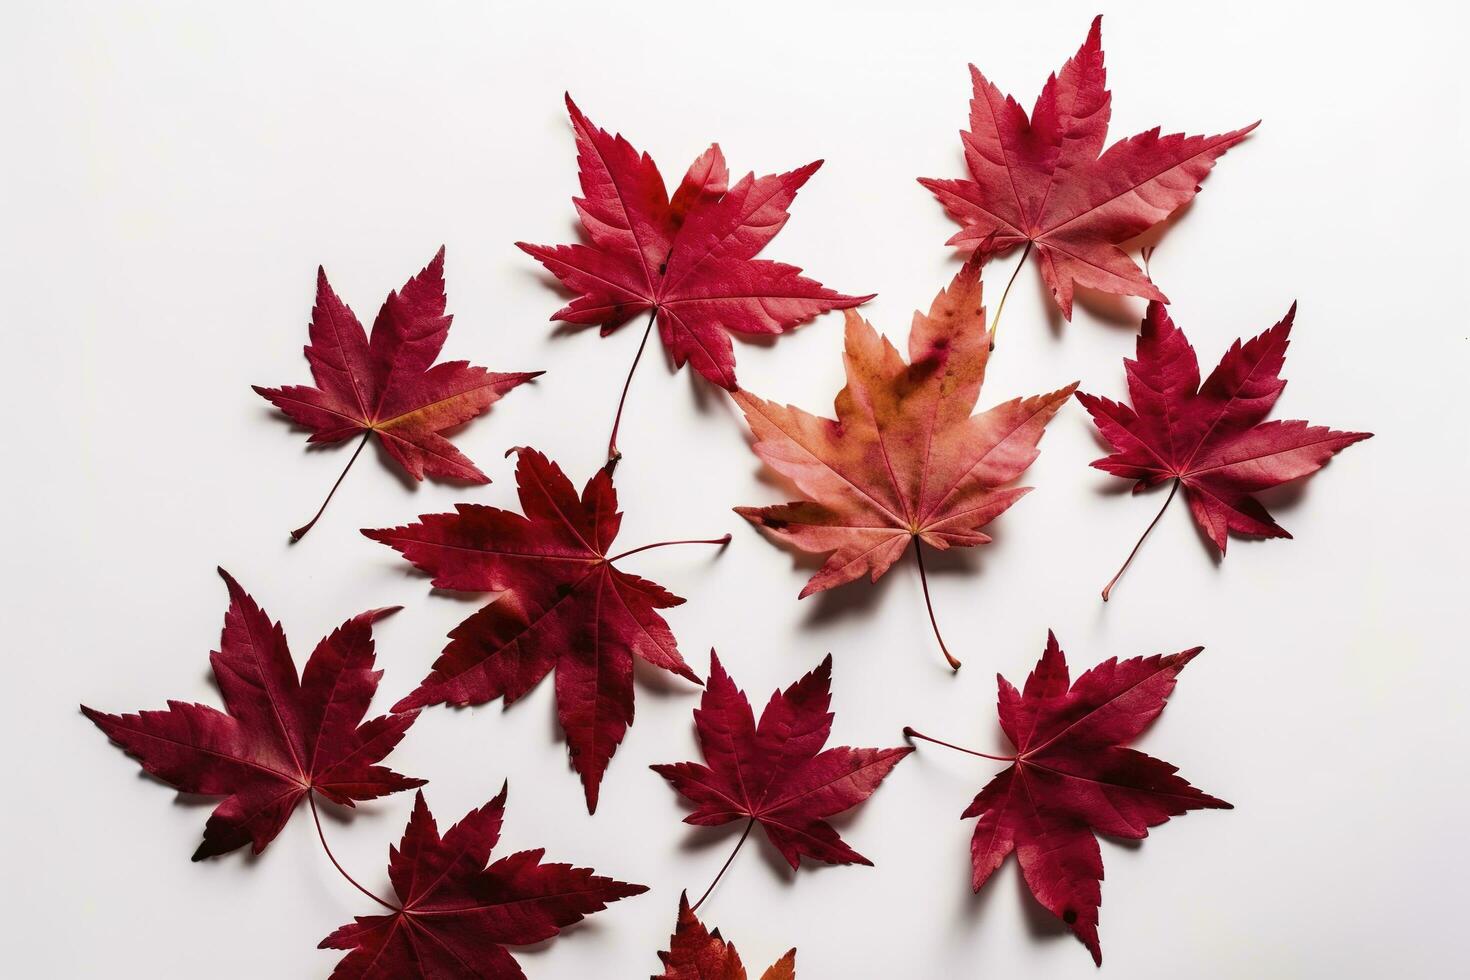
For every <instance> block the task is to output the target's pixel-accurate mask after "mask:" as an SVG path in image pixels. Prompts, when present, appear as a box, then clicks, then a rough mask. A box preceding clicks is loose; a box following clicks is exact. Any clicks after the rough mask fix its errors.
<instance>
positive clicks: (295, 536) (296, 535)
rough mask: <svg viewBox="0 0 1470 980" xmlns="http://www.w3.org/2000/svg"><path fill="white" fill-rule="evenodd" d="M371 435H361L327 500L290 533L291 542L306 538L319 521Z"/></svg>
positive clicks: (368, 431)
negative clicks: (308, 518) (360, 439)
mask: <svg viewBox="0 0 1470 980" xmlns="http://www.w3.org/2000/svg"><path fill="white" fill-rule="evenodd" d="M372 434H373V430H372V429H368V430H367V431H366V432H364V433H363V434H362V441H361V442H359V443H358V444H357V449H356V450H354V451H353V453H352V458H351V459H349V460H348V461H347V465H346V466H344V467H342V473H341V475H340V476H338V477H337V482H336V483H334V484H332V489H330V490H328V491H327V499H326V500H323V501H322V505H321V506H320V507H319V508H317V512H316V514H315V515H314V516H313V517H312V519H311V520H309V521H307V522H306V523H305V524H303V525H301V526H300V527H298V528H297V529H296V530H294V531H292V532H291V540H292V541H300V540H301V539H302V538H304V537H306V532H307V531H310V530H311V529H312V528H313V527H315V526H316V522H317V521H319V520H321V516H322V512H323V511H325V510H326V509H327V504H330V503H331V502H332V495H333V494H335V493H336V492H337V488H338V487H340V486H341V485H342V480H343V479H344V478H345V477H346V476H347V471H348V470H350V469H352V464H353V463H355V462H357V457H358V454H359V453H361V452H362V447H363V446H366V445H367V441H368V439H369V438H370V437H371V436H372Z"/></svg>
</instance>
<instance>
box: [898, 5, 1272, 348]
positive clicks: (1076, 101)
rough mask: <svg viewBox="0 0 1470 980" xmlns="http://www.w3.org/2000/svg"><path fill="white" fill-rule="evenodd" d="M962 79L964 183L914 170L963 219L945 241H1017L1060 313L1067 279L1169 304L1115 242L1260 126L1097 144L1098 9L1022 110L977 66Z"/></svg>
mask: <svg viewBox="0 0 1470 980" xmlns="http://www.w3.org/2000/svg"><path fill="white" fill-rule="evenodd" d="M970 75H971V79H972V81H973V83H974V89H975V94H974V97H973V98H972V99H971V100H970V128H969V130H967V131H964V132H961V133H960V140H961V142H962V143H963V144H964V151H965V164H966V166H967V167H968V169H969V171H970V178H971V179H967V180H939V179H933V178H928V177H921V178H919V183H921V184H923V185H924V186H925V187H927V188H928V189H929V190H930V191H932V192H933V194H934V196H935V197H936V198H937V199H938V200H939V203H940V204H942V205H944V209H945V211H947V212H948V213H949V215H950V217H952V218H954V219H955V220H956V221H958V222H959V223H960V224H961V225H962V226H963V227H962V228H961V229H960V230H959V231H958V232H956V233H955V235H954V237H952V238H951V239H950V240H949V242H948V244H950V245H956V246H959V247H960V248H963V249H965V250H966V251H977V250H978V252H981V253H984V254H983V255H982V256H981V257H982V258H984V257H986V256H988V255H994V254H998V253H1000V252H1005V251H1008V250H1010V249H1012V248H1014V247H1016V246H1017V245H1023V244H1024V245H1025V247H1026V252H1025V254H1023V255H1022V261H1024V260H1025V258H1026V255H1029V254H1030V252H1031V251H1032V250H1033V249H1034V250H1035V252H1036V256H1037V260H1038V261H1039V262H1040V263H1041V277H1042V279H1043V280H1044V281H1045V283H1046V287H1047V289H1048V290H1050V291H1051V295H1052V298H1053V299H1054V300H1055V301H1056V304H1057V306H1059V307H1060V308H1061V310H1062V315H1063V316H1065V317H1066V318H1067V319H1069V320H1070V319H1071V318H1072V293H1073V287H1074V285H1080V286H1085V287H1087V288H1090V289H1097V290H1101V291H1103V292H1107V293H1114V294H1118V295H1123V296H1143V297H1146V298H1148V299H1156V300H1161V301H1164V302H1168V300H1167V299H1165V297H1164V294H1163V293H1161V292H1159V290H1158V289H1157V288H1156V287H1155V286H1154V284H1153V283H1152V282H1151V281H1150V280H1149V278H1148V276H1147V275H1145V274H1144V272H1143V271H1142V270H1140V269H1139V268H1138V265H1137V264H1136V263H1135V262H1134V261H1133V260H1132V259H1131V258H1129V257H1128V255H1127V253H1125V252H1124V251H1123V249H1122V248H1120V247H1119V246H1121V245H1122V244H1124V243H1125V242H1127V241H1129V240H1130V239H1133V238H1137V237H1138V236H1139V235H1141V234H1143V233H1144V232H1146V231H1148V230H1149V229H1150V228H1152V227H1153V226H1155V225H1157V224H1158V223H1159V222H1161V221H1163V220H1164V219H1165V218H1167V217H1168V216H1169V215H1170V214H1172V213H1174V211H1176V210H1177V209H1178V208H1180V207H1182V206H1183V205H1185V204H1187V203H1189V202H1190V201H1191V200H1193V198H1194V195H1195V194H1196V193H1197V192H1198V191H1199V184H1200V181H1202V180H1204V179H1205V177H1206V175H1208V174H1209V172H1210V170H1211V169H1212V168H1213V167H1214V166H1215V161H1216V160H1218V159H1219V158H1220V157H1221V156H1222V155H1223V154H1224V153H1225V151H1226V150H1228V149H1230V148H1231V147H1232V146H1234V145H1235V144H1237V143H1239V142H1240V141H1241V140H1243V139H1245V137H1246V134H1247V133H1249V132H1250V131H1251V130H1253V129H1255V128H1256V126H1257V125H1259V123H1251V124H1250V125H1249V126H1246V127H1245V128H1244V129H1237V130H1234V131H1233V132H1229V133H1225V134H1223V135H1221V136H1185V135H1184V134H1182V133H1171V134H1168V135H1164V136H1161V135H1159V130H1158V127H1155V128H1153V129H1150V130H1148V131H1147V132H1144V133H1140V134H1139V135H1137V136H1134V137H1132V138H1130V139H1126V140H1122V141H1121V142H1118V143H1114V144H1113V145H1112V146H1110V147H1108V148H1107V149H1106V150H1104V149H1103V145H1104V143H1105V142H1106V141H1107V134H1108V119H1109V117H1110V116H1111V115H1112V98H1113V97H1112V93H1111V92H1109V91H1108V88H1107V71H1106V70H1105V69H1104V67H1103V51H1102V17H1098V18H1097V19H1095V20H1094V21H1093V22H1092V29H1091V31H1089V32H1088V35H1087V40H1086V41H1084V42H1083V43H1082V48H1081V50H1079V51H1078V52H1077V54H1076V55H1075V56H1074V57H1073V58H1072V59H1071V60H1070V61H1068V62H1067V63H1066V64H1065V65H1063V66H1062V70H1061V71H1060V72H1058V73H1057V74H1055V75H1052V76H1051V77H1050V78H1049V79H1047V82H1046V85H1045V87H1043V88H1042V90H1041V95H1040V96H1039V97H1038V98H1037V100H1036V105H1035V107H1034V108H1033V109H1032V110H1031V115H1030V117H1029V118H1028V117H1027V115H1026V110H1025V109H1022V108H1021V106H1020V105H1019V104H1018V103H1017V102H1016V100H1015V99H1013V98H1011V97H1010V96H1006V95H1002V94H1001V91H1000V89H998V88H996V87H995V85H994V84H993V83H991V82H990V80H989V79H987V78H986V77H985V76H984V75H982V74H981V73H980V71H979V69H977V68H976V67H975V66H974V65H971V66H970ZM987 239H989V241H988V242H987Z"/></svg>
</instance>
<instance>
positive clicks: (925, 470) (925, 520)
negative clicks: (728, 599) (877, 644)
mask: <svg viewBox="0 0 1470 980" xmlns="http://www.w3.org/2000/svg"><path fill="white" fill-rule="evenodd" d="M989 339H990V335H989V334H988V333H987V332H986V330H985V309H984V306H983V305H982V302H981V284H980V273H979V268H978V266H977V265H976V264H975V263H974V262H973V261H972V262H970V263H967V264H966V266H965V267H964V268H963V269H961V270H960V272H959V273H958V274H957V275H956V276H955V278H954V281H953V282H952V283H951V284H950V286H949V288H948V289H947V290H943V291H941V292H940V293H939V295H938V297H936V298H935V300H934V303H933V305H932V306H931V307H930V309H929V312H928V314H927V315H925V314H922V313H915V314H914V320H913V326H912V327H911V329H910V331H909V345H908V346H909V362H908V363H907V364H906V363H904V360H903V357H902V356H901V355H900V354H899V353H898V351H897V350H896V349H894V347H893V345H892V344H890V343H889V342H888V340H887V339H886V338H884V337H882V336H881V335H880V334H879V333H878V332H877V331H876V330H875V329H873V327H872V325H871V324H869V323H868V322H867V321H866V320H864V319H863V318H862V317H860V316H858V315H857V314H856V313H853V312H850V311H849V312H848V313H847V348H846V354H845V357H844V364H845V367H846V370H847V386H846V387H844V388H843V389H842V391H840V392H839V393H838V395H837V400H836V416H837V417H836V418H835V419H826V418H821V417H818V416H815V415H811V414H808V413H807V412H804V411H802V410H801V409H799V408H794V407H791V406H784V405H778V404H775V403H773V402H768V401H765V400H764V399H761V398H758V397H756V396H755V395H752V394H750V393H749V392H746V391H744V390H741V391H737V392H736V393H735V396H734V397H735V401H736V402H737V403H738V404H739V405H740V407H741V409H742V410H744V412H745V419H746V422H748V423H749V425H750V429H751V432H752V433H754V435H755V439H756V442H755V447H754V448H755V452H756V454H757V455H758V456H760V458H761V459H762V460H763V461H764V462H765V463H766V464H767V465H768V466H770V467H771V468H772V469H774V470H776V471H777V472H778V473H781V474H782V475H783V476H786V477H788V478H790V479H791V480H792V482H794V483H795V484H796V486H797V488H798V489H800V490H801V491H802V493H804V494H806V495H807V497H808V498H809V499H807V500H801V501H796V502H794V503H789V504H779V505H776V506H773V507H738V508H736V510H737V512H738V513H739V514H740V515H741V516H743V517H745V519H746V520H748V521H750V522H751V523H753V524H756V525H757V526H759V527H762V528H765V529H766V530H767V531H768V532H770V533H771V534H773V535H775V536H777V537H779V538H782V539H784V540H786V541H789V542H791V543H792V544H793V545H795V546H796V547H798V548H800V549H802V550H803V551H810V552H818V553H821V552H830V555H829V556H828V558H827V561H826V563H825V564H824V565H823V566H822V567H821V569H819V570H818V571H817V573H816V574H814V575H813V576H812V577H811V580H810V581H808V582H807V584H806V587H805V588H804V589H802V591H801V595H802V596H803V597H805V596H808V595H811V594H812V593H814V592H820V591H821V590H823V589H830V588H833V587H834V586H838V585H842V584H844V583H846V582H850V581H852V580H853V579H856V578H858V577H860V576H862V575H867V576H869V577H870V578H871V579H872V580H873V581H877V579H878V577H879V576H881V575H882V574H883V573H884V572H886V571H887V570H888V569H889V568H890V567H892V565H893V563H894V562H896V561H897V560H898V559H899V558H900V557H902V556H903V553H904V549H906V548H908V547H910V546H911V545H912V546H913V547H914V549H915V550H916V551H917V550H918V548H919V543H920V542H922V543H923V544H926V545H929V546H931V547H934V548H938V549H941V550H944V549H948V548H951V547H955V546H961V547H971V546H974V545H980V544H985V543H986V542H988V541H990V540H991V539H990V536H989V535H987V534H985V533H983V532H982V531H981V530H980V529H981V528H982V527H984V526H985V525H986V524H989V523H990V522H991V521H992V520H994V519H995V518H996V517H998V516H1000V514H1002V513H1003V512H1004V511H1006V510H1007V509H1008V508H1009V507H1010V506H1011V505H1012V504H1014V503H1015V502H1016V501H1017V500H1019V499H1020V498H1021V497H1022V496H1024V495H1025V494H1026V493H1027V491H1028V490H1029V489H1030V488H1029V487H1009V486H1007V484H1009V483H1010V482H1011V481H1013V480H1015V479H1016V478H1017V477H1019V476H1020V475H1021V474H1022V473H1023V472H1024V471H1025V470H1026V468H1027V467H1028V466H1030V465H1031V463H1032V461H1033V460H1035V459H1036V456H1037V453H1038V450H1037V448H1036V447H1037V444H1038V442H1039V441H1040V439H1041V436H1042V433H1043V432H1044V431H1045V429H1046V424H1047V422H1049V421H1050V420H1051V418H1052V416H1053V415H1055V414H1056V412H1057V410H1058V409H1059V408H1060V407H1061V406H1062V404H1063V403H1064V402H1065V401H1066V400H1067V398H1068V397H1069V396H1070V395H1071V394H1072V391H1073V390H1074V389H1075V388H1076V385H1075V384H1074V385H1069V386H1067V387H1065V388H1062V389H1060V390H1058V391H1054V392H1052V393H1051V394H1047V395H1038V396H1034V397H1031V398H1015V399H1012V400H1010V401H1008V402H1004V403H1003V404H1000V405H997V406H996V407H994V408H991V409H989V410H987V411H985V412H982V413H980V414H979V415H973V416H972V415H971V414H970V413H971V412H972V411H973V410H974V407H975V403H976V401H977V400H978V399H979V397H980V387H981V385H982V384H983V383H984V380H985V368H986V364H987V362H988V361H989V358H990V353H989V349H990V343H989ZM921 560H922V558H921ZM920 567H921V568H922V565H921V566H920ZM951 662H952V663H953V664H954V665H955V666H958V661H955V660H954V659H953V658H951Z"/></svg>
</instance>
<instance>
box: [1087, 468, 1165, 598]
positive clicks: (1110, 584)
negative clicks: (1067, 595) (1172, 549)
mask: <svg viewBox="0 0 1470 980" xmlns="http://www.w3.org/2000/svg"><path fill="white" fill-rule="evenodd" d="M1178 492H1179V481H1178V480H1175V481H1174V485H1173V486H1172V487H1170V488H1169V496H1167V497H1165V498H1164V506H1162V507H1160V508H1159V512H1158V513H1157V514H1155V515H1154V519H1153V520H1152V521H1149V524H1148V527H1146V528H1144V529H1143V534H1142V535H1140V536H1139V538H1138V543H1137V544H1135V545H1134V546H1133V550H1132V551H1130V552H1128V559H1127V560H1126V561H1124V562H1123V567H1122V568H1120V569H1118V574H1117V575H1114V576H1113V577H1112V578H1111V579H1109V580H1108V584H1107V585H1105V586H1103V590H1102V598H1103V602H1107V601H1108V596H1109V595H1111V594H1112V591H1113V586H1115V585H1117V584H1118V579H1120V578H1122V577H1123V573H1124V572H1126V571H1128V566H1129V565H1131V564H1133V556H1134V555H1136V554H1138V549H1139V548H1142V547H1143V542H1144V539H1145V538H1147V537H1148V533H1149V532H1150V531H1152V530H1153V529H1154V525H1155V524H1157V523H1159V518H1161V517H1163V516H1164V511H1166V510H1168V509H1169V501H1171V500H1173V499H1174V494H1176V493H1178Z"/></svg>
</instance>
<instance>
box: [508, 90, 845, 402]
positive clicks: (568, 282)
mask: <svg viewBox="0 0 1470 980" xmlns="http://www.w3.org/2000/svg"><path fill="white" fill-rule="evenodd" d="M567 110H568V111H569V112H570V113H571V116H572V127H573V129H575V130H576V135H577V162H578V166H579V168H580V171H579V177H580V180H581V185H582V197H579V198H574V199H573V204H575V205H576V208H577V214H578V215H579V216H580V217H581V219H582V228H583V230H584V231H585V232H586V235H587V239H588V244H585V245H582V244H579V245H555V246H552V245H529V244H526V243H524V242H520V243H518V245H519V247H520V248H521V249H523V250H524V251H525V252H526V253H527V254H528V255H531V256H532V257H534V258H535V259H536V260H537V261H539V262H540V263H541V264H542V265H544V266H545V267H546V268H547V269H548V270H549V271H550V272H551V273H552V275H554V276H556V277H557V278H558V279H559V280H561V282H562V283H563V285H565V286H566V287H567V288H568V289H570V290H572V291H573V292H575V293H577V294H578V295H577V298H576V299H574V300H573V301H572V302H571V303H569V304H568V305H566V306H564V307H563V308H562V309H560V310H558V311H557V312H556V313H555V314H553V315H552V319H554V320H563V321H565V322H567V323H578V324H590V325H601V327H602V333H603V335H604V336H605V335H607V334H609V333H611V332H612V331H613V330H615V329H616V328H617V327H619V326H621V325H622V324H623V323H625V322H627V320H628V319H629V318H631V317H634V316H637V315H638V314H639V313H642V312H644V311H652V314H653V315H654V317H656V319H657V322H658V331H659V337H660V338H661V339H662V340H663V344H664V347H665V348H666V349H667V350H668V352H669V355H670V356H671V357H672V358H673V359H674V363H675V364H676V365H678V366H681V367H682V366H683V364H684V363H685V362H686V361H688V362H689V363H690V364H692V365H693V366H694V369H695V370H696V371H698V372H699V373H700V374H702V375H704V376H705V377H706V378H708V379H709V380H710V381H712V382H714V383H715V384H717V385H720V386H721V387H723V388H728V389H730V390H732V391H733V390H734V389H735V384H736V382H735V352H734V349H733V347H732V346H731V344H730V337H729V333H728V332H727V331H733V332H735V333H741V334H754V335H762V334H779V333H782V332H784V331H786V330H790V329H791V328H792V327H795V326H797V325H798V324H801V323H805V322H806V321H807V320H810V319H811V318H812V317H814V316H816V315H817V314H819V313H823V312H826V311H827V310H833V309H844V308H846V307H849V306H856V305H857V304H859V303H862V302H865V301H866V300H868V299H871V298H872V297H870V296H844V295H843V294H841V293H836V292H833V291H832V290H830V289H827V288H826V287H825V286H823V285H821V284H820V283H818V282H814V281H813V280H811V279H807V278H806V277H804V276H802V275H801V270H800V269H798V268H796V267H795V266H791V265H786V264H784V263H781V262H772V261H769V260H767V259H758V258H756V257H755V256H756V255H757V254H758V253H759V252H760V251H761V249H763V248H765V246H766V245H767V244H769V243H770V241H771V239H773V238H775V237H776V233H777V232H779V231H780V230H781V228H782V227H783V226H784V225H785V224H786V220H787V218H788V214H787V209H788V208H789V207H790V206H791V202H792V201H793V200H794V199H795V197H796V192H797V191H798V190H799V189H800V188H801V186H802V185H803V184H805V183H806V182H807V180H808V179H809V178H810V177H811V175H812V174H814V173H815V172H816V170H817V168H818V167H820V166H821V161H820V160H818V161H817V162H815V163H809V164H807V165H806V166H804V167H801V168H799V169H797V170H793V171H790V172H789V173H784V174H771V175H768V176H764V177H757V176H755V174H753V173H751V174H746V175H745V176H744V177H742V178H741V179H740V180H738V181H736V182H735V184H734V185H733V186H731V185H730V173H729V170H728V168H727V167H726V165H725V157H724V154H723V153H721V152H720V148H719V146H718V144H716V145H714V146H711V147H710V148H709V149H708V150H706V151H705V152H704V153H703V154H701V155H700V156H699V158H698V159H697V160H695V161H694V163H693V164H692V165H691V166H690V168H689V171H688V172H687V173H686V174H685V175H684V179H683V180H682V181H680V183H679V186H678V188H677V189H676V190H675V191H674V193H673V195H672V196H670V195H669V193H668V190H667V189H666V188H665V186H664V181H663V177H662V176H660V174H659V171H658V167H657V166H656V165H655V164H654V162H653V159H652V158H651V157H649V156H648V154H646V153H639V152H638V151H637V150H636V149H634V148H633V146H632V145H631V144H630V143H629V142H628V141H627V140H625V139H623V137H622V136H615V135H610V134H608V133H607V132H606V131H605V130H602V129H599V128H598V127H597V126H596V125H594V124H593V123H592V121H591V120H589V119H588V118H587V117H586V116H584V115H583V114H582V111H581V110H580V109H578V108H577V106H576V104H575V103H574V102H572V100H571V97H570V96H568V97H567Z"/></svg>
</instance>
